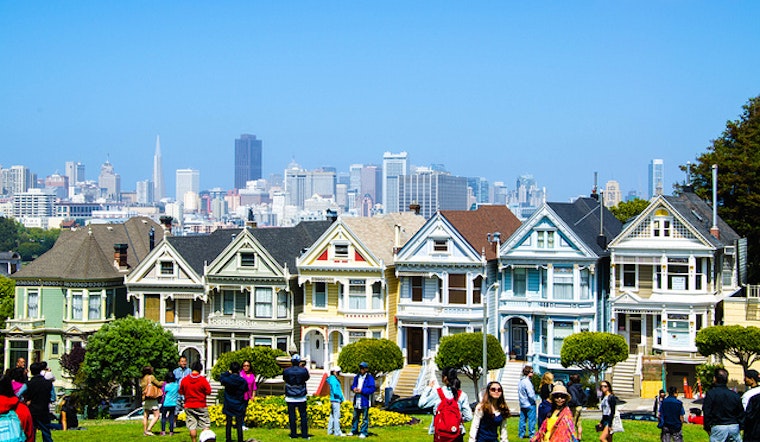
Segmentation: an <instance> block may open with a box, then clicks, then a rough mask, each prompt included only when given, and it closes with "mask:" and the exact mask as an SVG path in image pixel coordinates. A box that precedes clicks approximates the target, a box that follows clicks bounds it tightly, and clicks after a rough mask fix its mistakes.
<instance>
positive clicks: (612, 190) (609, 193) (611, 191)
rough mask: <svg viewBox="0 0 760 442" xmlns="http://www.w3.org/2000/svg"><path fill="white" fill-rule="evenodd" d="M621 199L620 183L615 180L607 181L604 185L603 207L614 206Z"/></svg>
mask: <svg viewBox="0 0 760 442" xmlns="http://www.w3.org/2000/svg"><path fill="white" fill-rule="evenodd" d="M622 200H623V194H622V192H620V183H618V182H617V181H615V180H609V181H607V184H606V185H605V186H604V205H605V207H615V206H617V205H618V204H620V201H622Z"/></svg>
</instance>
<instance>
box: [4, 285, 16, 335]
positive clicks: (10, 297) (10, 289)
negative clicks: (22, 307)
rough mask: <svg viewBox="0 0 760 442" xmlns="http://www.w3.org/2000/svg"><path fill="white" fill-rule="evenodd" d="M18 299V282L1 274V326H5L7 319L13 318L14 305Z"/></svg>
mask: <svg viewBox="0 0 760 442" xmlns="http://www.w3.org/2000/svg"><path fill="white" fill-rule="evenodd" d="M15 299H16V282H15V281H14V280H12V279H11V278H7V277H5V276H2V275H0V327H1V328H5V321H7V320H8V319H9V318H13V306H14V304H15Z"/></svg>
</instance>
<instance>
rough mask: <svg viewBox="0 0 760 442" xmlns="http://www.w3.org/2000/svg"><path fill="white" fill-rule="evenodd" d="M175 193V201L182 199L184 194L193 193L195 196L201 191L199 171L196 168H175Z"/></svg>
mask: <svg viewBox="0 0 760 442" xmlns="http://www.w3.org/2000/svg"><path fill="white" fill-rule="evenodd" d="M176 177H177V178H176V194H175V199H176V200H177V201H183V200H184V198H185V194H186V193H188V192H192V193H194V194H195V195H196V196H197V195H198V194H199V193H200V191H201V172H200V171H199V170H196V169H177V175H176Z"/></svg>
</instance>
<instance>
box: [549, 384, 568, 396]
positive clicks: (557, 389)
mask: <svg viewBox="0 0 760 442" xmlns="http://www.w3.org/2000/svg"><path fill="white" fill-rule="evenodd" d="M559 395H562V396H565V398H566V399H570V393H568V392H567V388H565V386H564V385H555V386H554V389H553V390H552V393H551V395H550V396H559Z"/></svg>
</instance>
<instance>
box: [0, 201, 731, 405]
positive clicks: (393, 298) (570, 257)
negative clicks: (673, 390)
mask: <svg viewBox="0 0 760 442" xmlns="http://www.w3.org/2000/svg"><path fill="white" fill-rule="evenodd" d="M711 212H712V210H711V207H710V206H709V205H707V204H706V203H705V202H703V201H701V200H700V199H698V198H697V197H696V195H694V194H693V193H690V192H688V191H686V192H684V193H683V194H681V195H680V196H678V197H674V196H657V197H655V198H654V199H653V200H652V201H651V203H650V204H649V206H648V208H647V209H646V210H645V211H644V212H643V213H641V214H640V215H639V216H638V217H636V218H635V219H633V220H631V221H630V222H628V223H627V224H626V225H622V224H621V223H620V222H619V221H618V220H617V219H616V218H615V217H614V216H612V214H611V213H610V212H609V211H608V210H607V209H605V208H604V207H603V206H602V205H601V204H600V202H599V201H598V200H597V199H595V198H579V199H577V200H576V201H574V202H572V203H544V204H543V205H542V206H541V207H540V208H539V209H538V210H537V211H536V212H535V213H534V214H533V216H531V217H530V218H529V219H528V220H526V221H525V222H524V223H520V221H519V220H518V219H517V218H516V217H515V216H514V215H513V214H512V213H511V212H510V211H509V210H508V209H507V208H506V207H500V206H482V207H480V208H478V209H477V210H474V211H441V212H438V213H436V214H435V215H434V216H433V217H431V218H430V219H427V220H426V219H424V218H423V217H421V216H419V215H417V214H415V213H414V211H410V212H406V213H396V214H388V215H382V216H376V217H373V218H348V217H340V218H333V219H329V220H327V221H312V222H302V223H300V224H298V225H297V226H295V227H281V228H255V227H254V226H248V227H246V228H242V229H234V230H229V229H227V230H217V231H215V232H213V233H212V234H210V235H205V236H187V237H174V236H169V235H167V234H165V233H164V232H166V231H167V229H166V227H165V226H161V225H159V224H157V223H155V222H154V221H152V220H150V219H147V218H133V219H130V220H129V221H128V222H126V223H124V224H117V225H91V226H88V227H84V228H79V229H72V230H67V231H63V232H62V234H61V236H60V238H59V240H58V241H57V243H56V244H55V246H54V247H53V248H52V249H51V250H50V251H49V252H47V253H46V254H44V255H43V256H41V257H40V258H38V259H37V260H35V261H34V262H32V263H30V264H29V265H27V266H25V267H24V268H23V269H21V270H20V271H18V272H16V273H15V274H13V275H12V278H13V279H15V281H16V305H15V311H14V316H13V318H12V319H9V320H8V321H7V326H6V329H5V330H4V335H5V349H6V350H5V355H4V357H5V359H4V362H5V366H6V367H8V366H9V364H10V363H11V361H15V359H16V358H17V357H20V356H23V357H26V358H28V359H29V360H47V361H48V362H49V363H50V365H51V366H52V367H53V369H54V371H57V372H59V373H56V374H57V375H58V376H57V377H58V379H64V377H63V376H62V373H60V364H59V359H60V357H61V355H62V354H64V353H66V352H68V351H70V349H71V348H72V347H74V346H86V341H87V337H88V335H90V334H91V333H93V332H95V331H96V330H97V329H98V328H99V327H100V326H102V325H103V324H104V323H106V322H108V321H111V320H113V319H114V318H119V317H123V316H127V315H133V316H136V317H144V318H148V319H151V320H153V321H156V322H159V323H160V324H161V325H162V326H163V327H165V328H166V329H168V330H171V331H172V333H173V334H174V336H175V338H176V340H177V344H178V349H179V352H180V353H181V354H183V355H185V356H187V357H188V358H189V359H190V360H191V361H192V360H201V361H202V362H204V366H205V367H209V368H210V367H211V366H213V364H214V362H215V361H216V360H217V358H218V357H219V356H220V355H221V354H223V353H225V352H229V351H233V350H236V349H240V348H243V347H246V346H259V345H263V346H268V347H273V348H279V349H281V350H284V351H288V352H299V353H300V354H301V355H302V356H303V357H305V358H306V359H307V360H309V361H310V363H311V366H312V367H317V368H329V367H330V366H332V365H334V364H336V361H337V356H338V353H339V352H340V349H341V348H342V347H343V346H344V345H346V344H348V343H351V342H354V341H356V340H358V339H361V338H381V337H382V338H387V339H390V340H392V341H394V342H396V343H397V344H398V345H399V347H400V348H401V349H402V353H403V355H404V358H405V362H406V365H407V366H412V367H417V366H420V367H424V366H425V365H426V364H428V363H429V362H430V360H431V358H432V356H434V354H435V352H436V349H437V346H438V343H439V341H440V339H441V337H443V336H447V335H451V334H455V333H461V332H472V331H481V330H482V329H483V324H484V323H485V324H487V325H486V327H487V332H488V333H491V334H493V335H494V336H497V337H498V338H499V340H500V342H501V344H502V346H503V348H504V351H505V353H506V354H507V355H509V359H510V360H515V361H520V365H519V366H521V365H522V364H523V363H525V362H528V363H531V364H533V365H534V366H535V367H537V369H538V371H544V370H552V371H554V372H556V373H558V374H560V378H561V377H562V374H563V373H564V374H566V373H567V372H568V371H567V370H566V369H564V368H563V367H562V366H561V365H560V357H559V355H560V348H561V347H562V342H563V340H564V339H565V338H566V337H567V336H569V335H570V334H572V333H576V332H580V331H584V330H591V331H612V332H615V333H619V334H621V335H622V336H624V337H625V339H626V341H627V342H628V343H629V346H630V354H631V358H630V361H631V364H632V366H633V371H634V372H636V373H634V374H633V376H632V377H631V379H630V381H628V380H626V382H630V383H631V384H636V383H637V380H638V381H640V380H641V379H642V378H641V376H642V371H643V368H642V359H643V358H654V359H655V360H657V361H659V362H658V364H660V365H665V366H667V373H668V374H669V375H673V376H680V375H681V374H682V373H687V375H690V374H691V373H693V371H694V366H695V365H696V364H698V363H701V362H704V361H705V358H703V357H702V356H700V355H699V354H698V352H697V350H696V346H695V343H694V340H695V335H696V333H697V331H698V330H699V329H701V328H702V327H706V326H709V325H712V324H716V323H721V322H722V321H723V319H724V307H723V305H724V300H726V299H727V298H731V297H734V298H736V297H739V296H743V295H744V292H743V290H742V282H743V280H742V278H743V268H744V265H745V253H746V252H745V250H746V242H745V240H744V239H741V238H739V237H738V236H737V235H736V233H735V232H734V231H733V230H731V228H729V227H728V226H727V225H726V224H725V223H723V221H722V220H720V219H717V218H714V217H713V215H712V213H711ZM711 228H712V232H711ZM484 308H485V310H486V311H485V315H487V321H484ZM508 365H509V364H508ZM515 365H517V364H515ZM420 370H423V369H418V370H417V373H419V372H420ZM423 371H424V370H423ZM637 376H638V377H637ZM420 379H421V378H420ZM632 391H633V392H634V393H635V392H638V387H636V386H634V387H632Z"/></svg>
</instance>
